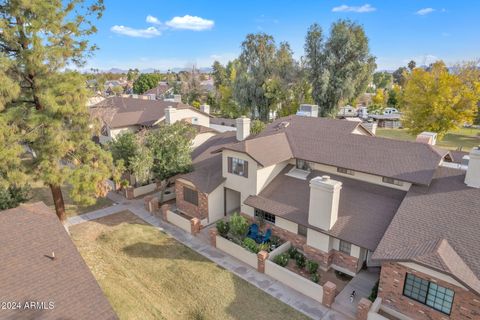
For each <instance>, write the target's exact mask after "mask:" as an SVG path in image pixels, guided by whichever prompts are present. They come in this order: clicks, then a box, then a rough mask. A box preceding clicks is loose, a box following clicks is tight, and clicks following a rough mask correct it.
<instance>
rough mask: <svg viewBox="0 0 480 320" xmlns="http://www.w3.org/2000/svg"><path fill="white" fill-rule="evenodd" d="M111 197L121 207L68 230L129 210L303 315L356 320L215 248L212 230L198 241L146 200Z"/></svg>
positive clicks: (91, 215)
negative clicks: (146, 205) (149, 207)
mask: <svg viewBox="0 0 480 320" xmlns="http://www.w3.org/2000/svg"><path fill="white" fill-rule="evenodd" d="M108 197H109V198H110V199H111V200H113V201H114V202H115V203H117V204H116V205H114V206H111V207H108V208H104V209H100V210H96V211H92V212H89V213H86V214H83V215H80V216H76V217H71V218H69V219H68V220H67V223H66V227H68V226H71V225H75V224H79V223H83V222H85V221H89V220H94V219H98V218H101V217H105V216H108V215H111V214H115V213H118V212H120V211H124V210H129V211H131V212H132V213H134V214H135V215H136V216H138V217H139V218H141V219H142V220H144V221H145V222H147V223H149V224H151V225H152V226H154V227H156V228H157V229H159V230H161V231H163V232H166V233H167V234H169V235H170V236H172V237H173V238H175V239H176V240H177V241H179V242H181V243H183V244H184V245H186V246H187V247H189V248H191V249H193V250H195V251H196V252H198V253H199V254H201V255H203V256H205V257H206V258H208V259H209V260H211V261H213V262H215V263H216V264H218V265H219V266H221V267H223V268H225V269H227V270H229V271H230V272H232V273H234V274H236V275H237V276H239V277H240V278H242V279H244V280H246V281H248V282H249V283H250V284H252V285H254V286H256V287H258V288H260V289H261V290H263V291H264V292H266V293H268V294H270V295H272V296H273V297H275V298H277V299H279V300H280V301H282V302H284V303H286V304H287V305H289V306H291V307H292V308H294V309H296V310H298V311H300V312H302V313H303V314H305V315H307V316H309V317H310V318H312V319H319V320H320V319H321V320H352V319H354V318H352V317H350V316H347V315H345V314H343V313H340V312H339V311H338V310H337V311H335V310H332V309H329V308H327V307H325V306H323V305H322V304H320V303H318V302H317V301H315V300H313V299H311V298H309V297H307V296H304V295H303V294H301V293H299V292H297V291H295V290H293V289H292V288H290V287H288V286H286V285H284V284H282V283H280V282H278V281H276V280H274V279H272V278H271V277H269V276H267V275H265V274H263V273H259V272H257V271H256V270H255V269H254V268H252V267H250V266H249V265H247V264H244V263H243V262H241V261H239V260H237V259H235V258H233V257H231V256H229V255H227V254H225V253H223V252H222V251H220V250H218V249H216V248H213V247H212V246H210V244H209V242H208V234H207V232H208V229H203V230H202V232H201V234H200V235H198V236H197V237H194V236H192V235H191V234H189V233H186V232H185V231H183V230H182V229H180V228H178V227H176V226H174V225H171V224H169V223H165V222H164V221H163V220H161V219H160V218H158V217H155V216H152V215H151V214H150V213H149V212H148V211H146V210H145V209H144V207H143V201H142V200H126V199H125V198H123V197H122V196H120V195H119V194H116V193H109V195H108Z"/></svg>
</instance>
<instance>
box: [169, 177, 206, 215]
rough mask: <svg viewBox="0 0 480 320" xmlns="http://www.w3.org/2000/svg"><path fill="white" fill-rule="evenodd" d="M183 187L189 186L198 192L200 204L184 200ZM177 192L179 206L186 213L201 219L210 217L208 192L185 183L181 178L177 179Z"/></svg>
mask: <svg viewBox="0 0 480 320" xmlns="http://www.w3.org/2000/svg"><path fill="white" fill-rule="evenodd" d="M183 187H187V188H190V189H193V190H196V191H197V192H198V206H195V205H193V204H191V203H190V202H187V201H185V200H183ZM175 193H176V196H177V200H176V201H177V208H178V210H180V211H181V212H183V213H184V214H185V215H187V216H190V217H192V218H198V219H200V220H202V219H205V218H207V217H208V194H206V193H202V192H200V190H198V189H197V188H195V187H192V186H191V185H188V184H185V183H183V182H181V181H179V180H176V181H175Z"/></svg>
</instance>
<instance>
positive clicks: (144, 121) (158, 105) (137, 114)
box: [90, 97, 210, 128]
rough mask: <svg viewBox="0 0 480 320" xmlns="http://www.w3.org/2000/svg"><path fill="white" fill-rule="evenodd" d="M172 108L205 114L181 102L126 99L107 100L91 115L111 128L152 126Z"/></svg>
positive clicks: (94, 109)
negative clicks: (166, 110) (167, 109)
mask: <svg viewBox="0 0 480 320" xmlns="http://www.w3.org/2000/svg"><path fill="white" fill-rule="evenodd" d="M170 106H171V107H174V108H177V109H191V110H194V111H195V112H198V113H201V114H205V113H204V112H201V111H199V110H197V109H195V108H193V107H191V106H189V105H186V104H183V103H179V102H170V101H159V100H144V99H137V98H125V97H111V98H108V99H105V100H103V101H101V102H100V103H98V104H96V105H94V106H93V107H92V108H90V113H91V115H92V116H93V117H100V118H101V119H102V120H103V121H105V122H106V123H107V124H108V125H109V126H110V128H123V127H128V126H134V125H144V126H151V125H153V124H155V123H156V122H157V121H159V120H161V119H162V118H163V117H165V109H166V108H168V107H170ZM205 115H208V114H205ZM208 116H210V115H208Z"/></svg>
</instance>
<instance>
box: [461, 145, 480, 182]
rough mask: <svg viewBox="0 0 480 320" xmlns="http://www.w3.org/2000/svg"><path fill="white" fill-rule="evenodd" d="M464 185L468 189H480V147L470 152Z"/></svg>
mask: <svg viewBox="0 0 480 320" xmlns="http://www.w3.org/2000/svg"><path fill="white" fill-rule="evenodd" d="M469 156H470V159H469V160H468V168H467V174H466V175H465V184H466V185H467V186H469V187H473V188H480V146H477V147H475V148H473V149H472V151H470V154H469Z"/></svg>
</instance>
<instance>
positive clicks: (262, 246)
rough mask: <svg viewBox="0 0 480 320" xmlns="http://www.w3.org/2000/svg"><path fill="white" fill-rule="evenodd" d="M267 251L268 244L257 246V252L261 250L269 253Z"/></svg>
mask: <svg viewBox="0 0 480 320" xmlns="http://www.w3.org/2000/svg"><path fill="white" fill-rule="evenodd" d="M269 249H270V244H268V243H262V244H259V245H258V252H260V251H262V250H263V251H267V252H268V251H270V250H269Z"/></svg>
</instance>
